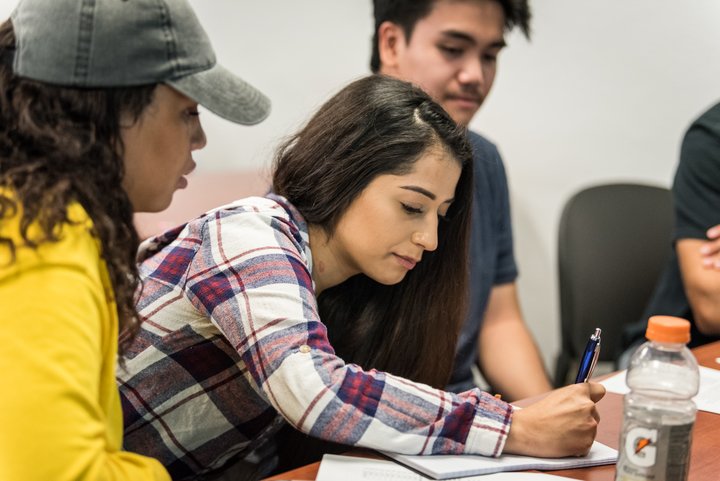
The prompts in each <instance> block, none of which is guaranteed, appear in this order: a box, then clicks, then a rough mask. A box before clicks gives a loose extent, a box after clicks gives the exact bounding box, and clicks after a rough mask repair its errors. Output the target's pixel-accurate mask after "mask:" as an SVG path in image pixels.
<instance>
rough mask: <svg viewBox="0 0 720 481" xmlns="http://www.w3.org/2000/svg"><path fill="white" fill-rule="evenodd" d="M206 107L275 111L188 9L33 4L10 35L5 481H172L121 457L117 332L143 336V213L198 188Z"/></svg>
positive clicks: (4, 57)
mask: <svg viewBox="0 0 720 481" xmlns="http://www.w3.org/2000/svg"><path fill="white" fill-rule="evenodd" d="M198 104H201V105H203V106H204V107H206V108H207V109H209V110H211V111H212V112H215V113H216V114H218V115H220V116H222V117H224V118H226V119H229V120H231V121H233V122H236V123H240V124H246V125H250V124H255V123H257V122H260V121H261V120H263V119H264V118H265V117H266V116H267V114H268V112H269V101H268V100H267V99H266V98H265V97H264V96H263V95H262V94H261V93H259V92H258V91H257V90H255V89H254V88H252V87H251V86H249V85H248V84H246V83H245V82H243V81H242V80H241V79H239V78H237V77H236V76H234V75H233V74H231V73H229V72H228V71H227V70H224V69H223V68H222V67H220V66H219V65H217V63H216V61H215V55H214V52H213V50H212V47H211V45H210V43H209V41H208V38H207V36H206V34H205V32H204V30H203V29H202V27H201V26H200V24H199V22H198V20H197V18H196V17H195V14H194V13H193V11H192V9H191V8H190V6H189V5H188V4H187V3H186V1H185V0H134V1H132V2H130V1H124V2H121V1H113V0H95V1H87V0H85V1H83V0H22V1H21V2H20V3H19V4H18V6H17V7H16V9H15V11H14V12H13V14H12V16H11V19H10V20H8V21H6V22H4V23H2V24H0V345H1V346H2V348H1V349H0V389H1V390H2V395H0V426H2V429H0V453H2V454H1V455H0V456H1V461H0V479H2V480H22V481H34V480H43V481H45V480H49V479H54V480H94V479H113V480H120V479H127V480H133V481H135V480H146V479H153V480H159V479H163V480H165V479H169V476H168V474H167V472H166V471H165V469H164V468H163V467H162V466H161V465H160V463H158V462H157V461H155V460H152V459H150V458H146V457H143V456H140V455H137V454H132V453H127V452H124V451H122V419H121V417H122V416H121V409H120V401H119V396H118V392H117V387H116V384H115V365H116V357H117V352H118V340H117V336H118V331H119V330H124V331H126V332H128V333H129V334H130V336H129V338H130V337H131V336H132V334H133V333H135V332H137V329H138V318H137V313H136V310H135V306H134V292H135V290H136V288H137V286H138V280H137V267H136V266H135V262H134V260H135V252H136V250H137V246H138V236H137V233H136V232H135V229H134V227H133V224H132V218H133V212H137V211H158V210H162V209H164V208H165V207H167V206H168V204H169V203H170V200H171V198H172V194H173V192H174V191H175V190H176V189H178V188H182V187H183V186H184V185H185V184H186V182H187V181H186V180H185V178H184V175H186V174H187V173H189V172H190V171H191V170H192V169H193V168H194V166H195V164H194V162H193V160H192V151H194V150H197V149H200V148H202V147H203V146H204V145H205V134H204V132H203V130H202V127H201V125H200V121H199V119H198V112H197V106H198ZM129 338H128V339H126V340H129Z"/></svg>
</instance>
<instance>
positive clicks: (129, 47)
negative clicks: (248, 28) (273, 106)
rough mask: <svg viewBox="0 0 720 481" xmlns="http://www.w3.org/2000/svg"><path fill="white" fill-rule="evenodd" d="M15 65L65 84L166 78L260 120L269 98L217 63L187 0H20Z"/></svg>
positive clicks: (197, 97) (220, 109) (218, 107)
mask: <svg viewBox="0 0 720 481" xmlns="http://www.w3.org/2000/svg"><path fill="white" fill-rule="evenodd" d="M10 18H11V21H12V23H13V28H14V30H15V36H16V39H17V42H16V52H15V58H14V60H13V71H14V72H15V74H16V75H17V76H19V77H24V78H29V79H33V80H38V81H41V82H45V83H49V84H55V85H62V86H68V87H96V88H103V87H130V86H137V85H145V84H152V83H165V84H167V85H170V86H171V87H173V88H175V89H176V90H178V91H180V92H182V93H183V94H185V95H187V96H188V97H190V98H191V99H193V100H194V101H196V102H197V103H199V104H200V105H202V106H203V107H205V108H206V109H208V110H210V111H211V112H214V113H215V114H217V115H219V116H220V117H223V118H225V119H227V120H230V121H232V122H236V123H239V124H245V125H252V124H256V123H258V122H260V121H262V120H263V119H265V118H266V117H267V115H268V114H269V113H270V100H269V99H268V98H267V97H266V96H265V95H263V94H262V93H261V92H260V91H258V90H257V89H255V88H254V87H252V86H251V85H250V84H248V83H247V82H245V81H244V80H242V79H241V78H239V77H237V76H236V75H235V74H233V73H231V72H230V71H228V70H227V69H225V68H223V67H222V66H220V65H218V64H217V62H216V60H215V52H214V51H213V48H212V46H211V45H210V40H209V39H208V37H207V34H206V33H205V30H203V28H202V26H201V25H200V22H199V21H198V19H197V17H196V16H195V12H193V10H192V8H191V7H190V5H189V3H188V2H187V0H20V3H19V4H18V5H17V7H16V8H15V10H14V12H13V13H12V16H11V17H10Z"/></svg>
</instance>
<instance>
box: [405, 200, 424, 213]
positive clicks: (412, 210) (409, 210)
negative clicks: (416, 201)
mask: <svg viewBox="0 0 720 481" xmlns="http://www.w3.org/2000/svg"><path fill="white" fill-rule="evenodd" d="M401 204H402V208H403V210H404V211H405V212H407V213H408V214H422V213H423V210H422V209H421V208H419V207H413V206H411V205H408V204H405V203H403V202H401Z"/></svg>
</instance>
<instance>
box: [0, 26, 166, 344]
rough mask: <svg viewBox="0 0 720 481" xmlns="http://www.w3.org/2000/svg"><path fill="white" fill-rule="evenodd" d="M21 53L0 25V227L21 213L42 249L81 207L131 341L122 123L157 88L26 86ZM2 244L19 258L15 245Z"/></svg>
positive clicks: (133, 321) (133, 244) (132, 235)
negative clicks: (17, 61) (19, 66)
mask: <svg viewBox="0 0 720 481" xmlns="http://www.w3.org/2000/svg"><path fill="white" fill-rule="evenodd" d="M14 50H15V35H14V31H13V27H12V23H11V22H10V21H9V20H8V21H6V22H4V23H3V24H2V25H0V60H2V61H1V62H0V222H1V221H2V220H3V219H6V218H9V217H13V216H15V215H17V213H18V209H20V211H21V212H22V217H21V219H20V235H21V237H22V239H23V242H24V244H25V245H27V246H29V247H36V246H38V245H39V244H42V243H47V242H56V241H58V240H59V239H58V235H57V233H58V229H57V227H58V226H60V225H62V224H64V223H68V222H70V220H69V219H68V206H69V205H70V204H72V203H73V202H78V203H79V204H80V205H82V207H83V208H84V209H85V211H86V212H87V214H88V215H89V217H90V219H92V222H93V231H92V234H93V235H94V236H96V237H97V238H98V239H99V240H100V245H101V253H102V257H103V259H104V261H105V262H106V264H107V266H108V271H109V274H110V280H111V282H112V289H113V292H111V293H108V294H110V295H112V296H113V297H114V299H115V301H116V303H117V308H118V315H119V319H120V329H121V330H125V331H127V332H128V333H129V334H130V336H128V337H126V339H128V340H129V338H131V337H132V334H133V333H134V332H136V331H137V327H138V322H137V312H136V310H135V301H134V299H135V296H134V293H135V290H136V288H137V287H138V276H137V273H138V271H137V266H136V264H135V253H136V251H137V247H138V235H137V232H136V231H135V228H134V226H133V210H132V205H131V203H130V199H129V198H128V196H127V194H126V193H125V190H124V189H123V187H122V185H121V184H122V180H123V175H124V166H123V160H122V141H121V137H120V129H121V124H120V122H121V118H123V119H124V118H126V116H129V118H130V119H131V120H132V121H137V119H138V118H139V117H140V114H141V113H142V112H143V110H144V109H145V107H147V106H148V105H149V104H150V103H151V102H152V99H153V93H154V90H155V85H147V86H141V87H133V88H107V89H79V88H67V87H59V86H54V85H49V84H46V83H42V82H36V81H33V80H28V79H23V78H19V77H16V76H15V75H14V74H13V72H12V57H13V53H14ZM3 189H4V191H3ZM33 223H37V224H38V225H39V227H40V235H39V236H37V237H36V236H29V235H28V228H29V227H30V225H31V224H33ZM0 242H2V243H3V244H4V245H6V246H8V247H9V249H10V252H11V253H14V252H15V249H16V248H17V246H15V245H14V244H13V241H12V239H9V238H0ZM11 262H12V260H11ZM121 347H122V346H121Z"/></svg>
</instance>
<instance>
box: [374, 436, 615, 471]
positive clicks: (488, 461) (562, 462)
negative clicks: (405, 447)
mask: <svg viewBox="0 0 720 481" xmlns="http://www.w3.org/2000/svg"><path fill="white" fill-rule="evenodd" d="M383 454H385V455H386V456H389V457H391V458H392V459H394V460H396V461H399V462H400V463H402V464H405V465H407V466H409V467H411V468H413V469H416V470H418V471H420V472H421V473H423V474H426V475H428V476H430V477H431V478H434V479H449V478H458V477H463V476H475V475H480V474H491V473H499V472H506V471H526V470H530V469H538V470H542V471H548V470H555V469H571V468H582V467H587V466H599V465H602V464H613V463H615V461H617V451H616V450H614V449H612V448H611V447H608V446H605V445H604V444H600V443H598V442H597V441H595V442H594V443H593V445H592V447H591V448H590V452H589V453H588V454H587V455H586V456H583V457H579V458H578V457H568V458H536V457H532V456H518V455H514V454H503V455H502V456H500V457H498V458H491V457H487V456H473V455H467V454H463V455H432V456H408V455H404V454H394V453H383ZM483 479H485V478H483Z"/></svg>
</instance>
